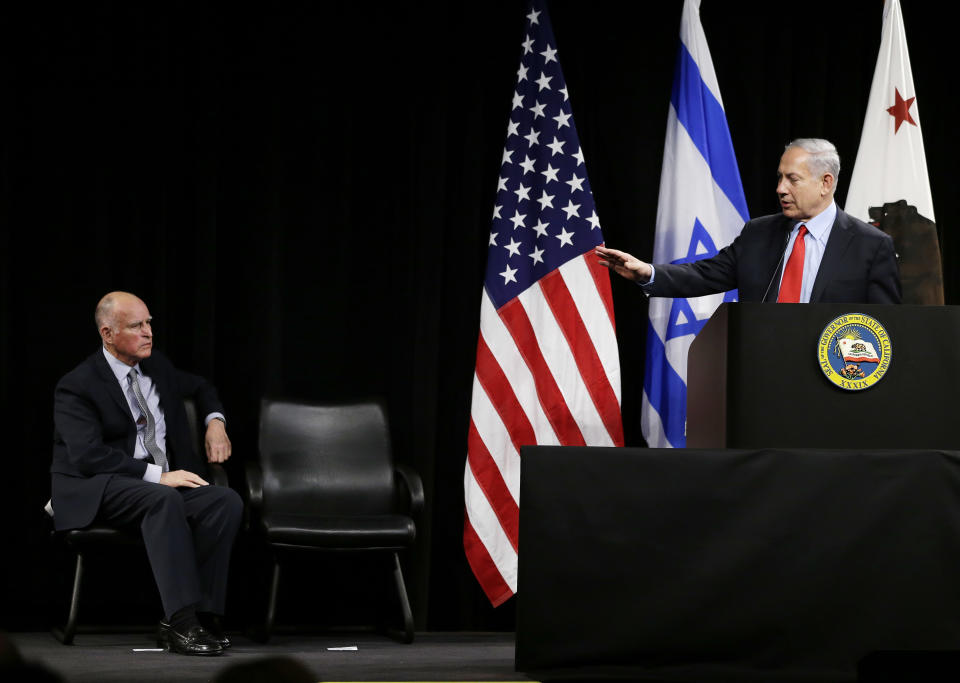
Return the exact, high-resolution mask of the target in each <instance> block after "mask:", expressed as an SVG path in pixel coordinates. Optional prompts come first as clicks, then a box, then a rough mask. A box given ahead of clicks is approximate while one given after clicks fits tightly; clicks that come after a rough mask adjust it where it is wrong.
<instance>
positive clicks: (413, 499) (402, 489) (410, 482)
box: [393, 464, 424, 515]
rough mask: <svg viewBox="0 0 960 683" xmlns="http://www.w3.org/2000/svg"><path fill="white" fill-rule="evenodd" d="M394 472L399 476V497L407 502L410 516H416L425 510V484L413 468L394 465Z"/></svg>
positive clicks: (397, 480)
mask: <svg viewBox="0 0 960 683" xmlns="http://www.w3.org/2000/svg"><path fill="white" fill-rule="evenodd" d="M393 471H394V472H395V473H396V475H397V477H396V479H395V481H396V488H397V495H398V496H399V497H400V499H401V500H405V501H407V503H408V504H409V506H410V514H411V515H416V514H417V513H419V512H420V510H422V509H423V502H424V495H423V482H422V481H421V480H420V475H419V474H417V473H416V472H415V471H414V470H413V469H412V468H410V467H408V466H406V465H401V464H396V465H394V467H393Z"/></svg>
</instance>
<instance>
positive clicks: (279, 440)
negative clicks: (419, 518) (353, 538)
mask: <svg viewBox="0 0 960 683" xmlns="http://www.w3.org/2000/svg"><path fill="white" fill-rule="evenodd" d="M259 445H260V466H261V467H262V469H263V513H264V515H265V516H269V515H273V514H298V515H299V514H303V515H328V516H351V515H380V514H389V513H392V512H394V504H395V503H394V485H393V458H392V455H391V452H390V436H389V432H388V428H387V416H386V412H385V411H384V408H383V406H381V405H380V404H379V403H376V402H366V403H341V404H326V405H320V404H307V403H293V402H287V401H275V400H270V399H264V400H263V401H262V402H261V404H260V443H259Z"/></svg>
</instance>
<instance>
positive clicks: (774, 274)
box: [760, 230, 791, 303]
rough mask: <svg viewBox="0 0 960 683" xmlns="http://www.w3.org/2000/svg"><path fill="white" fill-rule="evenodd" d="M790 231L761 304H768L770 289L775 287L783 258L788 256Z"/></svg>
mask: <svg viewBox="0 0 960 683" xmlns="http://www.w3.org/2000/svg"><path fill="white" fill-rule="evenodd" d="M790 232H791V231H790V230H787V234H786V235H785V236H784V238H783V249H781V250H780V260H779V261H777V265H776V266H774V269H773V274H772V275H771V276H770V282H768V283H767V289H766V291H765V292H764V293H763V298H762V299H760V303H766V301H767V294H769V293H770V287H772V286H773V278H775V277H777V273H778V272H779V270H780V264H781V263H783V257H784V256H786V255H787V243H788V242H789V241H790Z"/></svg>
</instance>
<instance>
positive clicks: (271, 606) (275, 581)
mask: <svg viewBox="0 0 960 683" xmlns="http://www.w3.org/2000/svg"><path fill="white" fill-rule="evenodd" d="M279 587H280V561H279V560H278V559H277V558H273V576H272V577H271V579H270V601H269V602H268V603H267V620H266V623H265V624H264V626H263V642H267V641H268V640H270V634H271V632H272V631H273V620H274V617H275V616H276V613H277V593H278V589H279Z"/></svg>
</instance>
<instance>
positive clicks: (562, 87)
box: [463, 0, 623, 606]
mask: <svg viewBox="0 0 960 683" xmlns="http://www.w3.org/2000/svg"><path fill="white" fill-rule="evenodd" d="M526 18H527V21H526V31H525V34H524V40H523V42H522V43H521V56H520V68H519V69H518V70H517V86H516V90H515V91H514V94H513V100H512V106H511V110H510V119H509V122H508V124H507V139H506V144H505V145H504V148H503V157H502V163H501V167H500V173H499V176H498V180H497V195H496V199H495V203H494V208H493V222H492V226H491V230H490V236H489V249H488V256H487V272H486V277H485V279H484V285H483V294H482V297H481V304H480V338H479V340H478V342H477V362H476V369H475V373H474V382H473V398H472V402H471V408H470V426H469V433H468V440H467V464H466V468H465V471H464V498H465V507H466V515H465V520H464V534H463V544H464V550H465V552H466V556H467V560H468V561H469V563H470V566H471V568H472V569H473V572H474V574H475V575H476V577H477V580H478V581H479V582H480V585H481V586H482V587H483V590H484V592H485V593H486V594H487V597H488V598H489V599H490V602H491V603H493V604H494V605H495V606H496V605H499V604H501V603H502V602H504V601H505V600H507V599H508V598H510V596H512V595H513V594H514V593H515V592H516V590H517V548H518V528H519V501H520V449H521V447H522V446H525V445H579V446H622V445H623V426H622V422H621V418H620V360H619V353H618V350H617V339H616V334H615V330H614V318H613V300H612V297H611V293H610V276H609V274H608V272H607V270H606V268H604V267H603V266H601V265H599V262H598V260H597V259H596V257H595V256H593V250H594V247H596V246H597V245H600V244H602V243H603V236H602V234H601V232H600V219H599V218H598V217H597V211H596V208H595V207H594V203H593V194H592V192H591V190H590V181H589V180H588V179H587V170H586V162H585V159H584V154H583V150H582V149H581V148H580V140H579V138H578V137H577V129H576V126H575V125H574V122H573V112H572V110H571V108H570V96H569V93H568V92H567V86H566V83H565V81H564V78H563V72H562V70H561V69H560V61H559V59H558V57H557V43H556V40H555V39H554V36H553V29H552V28H551V26H550V20H549V17H548V16H547V11H546V4H545V2H543V0H534V2H532V3H531V4H530V6H529V9H528V14H527V16H526Z"/></svg>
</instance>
